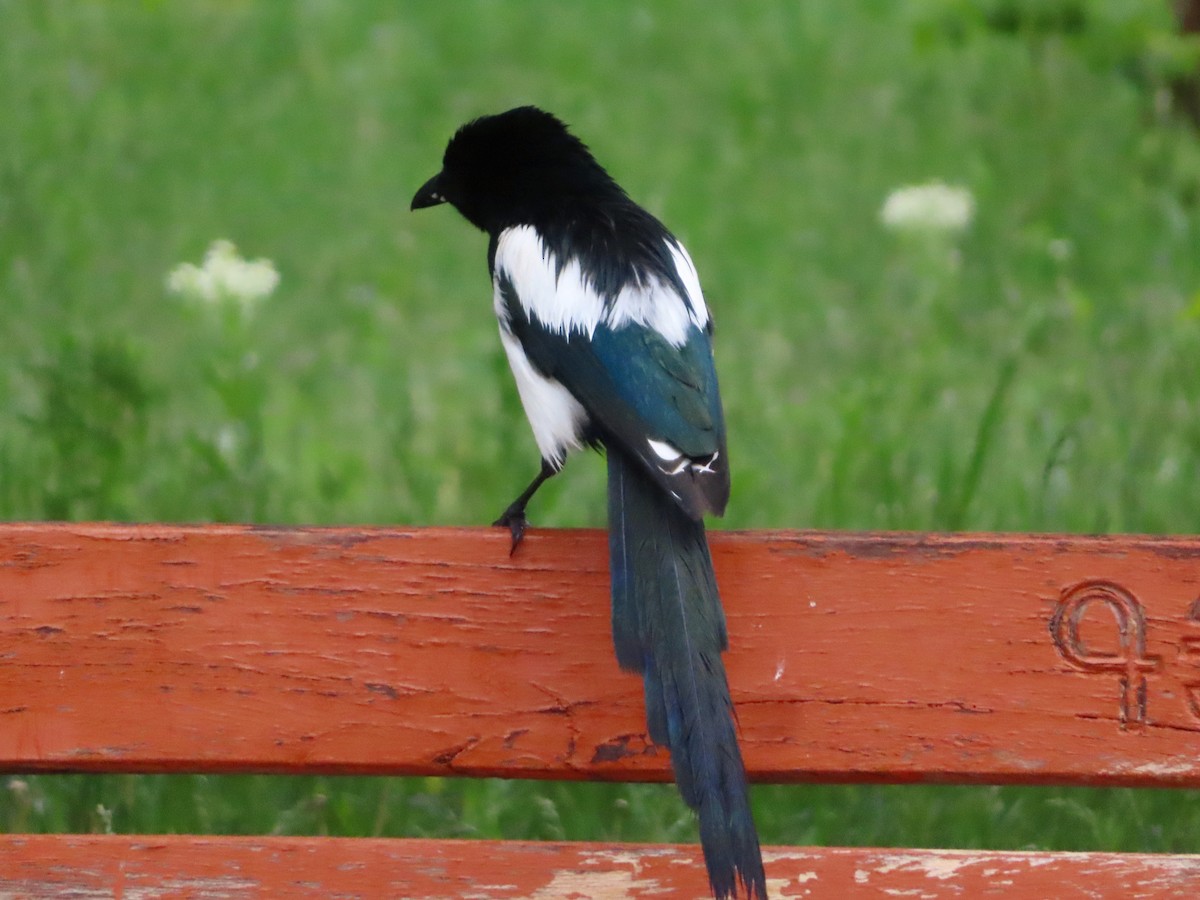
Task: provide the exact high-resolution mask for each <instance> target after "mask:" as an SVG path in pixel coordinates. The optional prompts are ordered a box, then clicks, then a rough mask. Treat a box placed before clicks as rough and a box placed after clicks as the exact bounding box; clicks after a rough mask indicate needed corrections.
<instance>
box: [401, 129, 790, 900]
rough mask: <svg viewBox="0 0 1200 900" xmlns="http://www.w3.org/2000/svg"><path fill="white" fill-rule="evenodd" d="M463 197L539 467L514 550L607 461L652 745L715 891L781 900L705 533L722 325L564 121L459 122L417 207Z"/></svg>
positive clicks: (653, 223) (619, 625)
mask: <svg viewBox="0 0 1200 900" xmlns="http://www.w3.org/2000/svg"><path fill="white" fill-rule="evenodd" d="M440 203H449V204H450V205H451V206H453V207H454V208H455V209H457V210H458V211H459V212H460V213H461V214H462V215H463V217H464V218H466V219H467V221H468V222H470V223H471V224H472V225H475V226H476V227H477V228H479V229H481V230H482V231H485V232H487V234H488V237H489V241H488V270H489V272H490V273H491V276H492V285H493V289H494V295H493V304H494V308H495V312H496V318H497V319H498V320H499V324H500V342H501V343H502V344H503V346H504V350H505V352H506V354H507V355H508V362H509V365H510V367H511V368H512V372H513V376H514V377H515V378H516V382H517V391H518V393H519V394H520V397H521V404H522V405H523V406H524V408H525V415H526V416H527V417H528V419H529V424H530V426H531V427H532V429H533V436H534V440H535V441H536V443H537V446H538V450H539V452H540V453H541V458H542V465H541V471H540V472H539V473H538V475H537V477H535V478H534V479H533V481H532V482H531V483H530V484H529V486H528V487H527V488H526V489H525V490H524V491H523V492H522V493H521V495H520V496H519V497H517V499H516V500H514V501H513V502H512V504H511V505H510V506H509V507H508V508H507V509H506V510H505V511H504V514H503V515H502V516H501V517H500V518H499V519H498V520H497V521H496V523H495V524H497V525H504V526H507V527H508V528H509V529H510V531H511V534H512V542H513V543H512V549H513V550H514V551H515V550H516V548H517V545H518V544H519V543H520V541H521V536H522V534H523V533H524V530H525V506H526V504H527V503H528V502H529V499H530V498H531V497H532V496H533V495H534V493H535V492H536V491H537V489H538V488H539V487H540V486H541V484H542V483H543V482H544V481H545V480H546V479H547V478H549V477H551V476H552V475H554V474H556V473H557V472H558V471H560V470H561V469H562V466H563V463H564V461H565V459H566V456H567V454H568V453H569V452H570V451H572V450H575V449H578V448H580V447H583V446H589V445H590V446H594V447H602V448H603V449H604V451H605V454H606V456H607V458H608V524H609V539H608V543H609V557H610V571H611V576H612V628H613V643H614V644H615V646H616V653H617V661H618V663H619V664H620V665H621V667H622V668H624V669H627V670H632V671H634V672H639V673H641V674H642V676H643V681H644V685H645V695H646V721H647V725H648V727H649V732H650V737H651V739H652V740H653V741H654V742H655V743H656V744H659V745H660V746H665V747H668V748H669V749H670V751H671V762H672V764H673V767H674V770H675V780H676V782H677V784H678V785H679V791H680V793H681V794H682V795H683V799H684V800H685V801H686V802H687V804H688V805H689V806H690V807H692V808H693V809H694V810H696V812H697V815H698V818H699V822H700V840H701V843H702V845H703V848H704V859H705V862H706V863H707V866H708V877H709V882H710V884H711V886H712V890H713V893H714V894H715V895H716V896H717V897H718V898H726V897H731V896H735V895H736V894H737V891H738V882H739V881H740V882H741V885H742V887H743V888H744V889H745V891H746V893H747V894H748V895H749V896H752V897H757V898H765V897H766V878H765V875H764V874H763V864H762V854H761V852H760V850H759V845H758V833H757V831H756V830H755V827H754V819H753V817H752V815H751V811H750V802H749V797H748V793H747V787H746V772H745V768H744V767H743V765H742V756H741V752H740V751H739V749H738V743H737V735H736V732H735V730H734V718H733V704H732V701H731V700H730V697H729V685H728V682H727V681H726V677H725V668H724V666H723V665H722V663H721V652H722V651H724V650H725V649H726V647H727V646H728V638H727V637H726V633H725V616H724V613H723V611H722V609H721V600H720V597H719V596H718V594H717V584H716V579H715V577H714V575H713V566H712V560H711V558H710V557H709V552H708V542H707V541H706V539H705V535H704V522H703V517H704V515H705V514H706V513H713V514H715V515H722V514H723V513H724V511H725V504H726V501H727V500H728V499H729V460H728V457H727V455H726V453H725V420H724V414H723V412H722V410H721V398H720V394H719V392H718V390H717V373H716V369H715V367H714V365H713V355H712V344H711V338H712V318H711V316H710V315H709V311H708V307H707V306H706V305H705V303H704V296H703V294H702V293H701V291H700V280H699V278H698V277H697V275H696V268H695V266H694V265H692V260H691V257H689V256H688V252H687V251H686V250H685V249H684V248H683V245H682V244H681V243H680V242H679V241H678V240H677V239H676V238H675V236H674V235H672V234H671V232H670V231H668V230H667V229H666V228H665V227H664V226H663V225H662V223H660V222H659V221H658V220H657V219H656V218H655V217H654V216H652V215H651V214H650V213H648V212H647V211H646V210H644V209H642V208H641V207H640V206H638V205H637V204H636V203H634V202H633V201H632V200H630V199H629V197H628V195H627V194H626V193H625V191H624V190H622V189H621V187H620V186H619V185H618V184H617V183H616V182H615V181H613V179H612V178H611V177H610V176H609V174H608V173H607V172H606V171H605V170H604V169H603V168H602V167H601V166H600V164H599V163H597V162H596V160H595V158H594V157H593V156H592V154H591V152H590V151H589V150H588V148H587V147H586V146H585V145H584V144H583V142H581V141H580V140H579V139H578V138H577V137H575V136H574V135H573V134H572V133H571V132H570V131H568V130H567V128H566V126H565V125H564V124H563V123H562V122H561V121H560V120H559V119H558V118H556V117H555V116H553V115H551V114H550V113H547V112H544V111H542V110H540V109H537V108H535V107H532V106H525V107H520V108H518V109H513V110H509V111H508V112H505V113H500V114H499V115H494V116H484V117H483V118H479V119H475V120H474V121H471V122H468V123H467V124H466V125H463V126H462V127H461V128H460V129H459V130H458V131H457V132H456V133H455V135H454V136H453V137H452V138H451V139H450V142H449V144H447V146H446V152H445V154H444V156H443V158H442V170H441V171H440V172H439V173H438V174H436V175H434V176H433V177H432V178H431V179H429V181H427V182H426V183H425V184H423V185H422V186H421V189H420V190H418V191H417V193H416V196H414V197H413V201H412V208H413V209H423V208H425V207H429V206H436V205H438V204H440Z"/></svg>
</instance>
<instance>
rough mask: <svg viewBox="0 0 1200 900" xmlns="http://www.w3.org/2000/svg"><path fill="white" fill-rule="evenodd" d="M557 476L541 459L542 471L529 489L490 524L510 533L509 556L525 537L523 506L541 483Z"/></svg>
mask: <svg viewBox="0 0 1200 900" xmlns="http://www.w3.org/2000/svg"><path fill="white" fill-rule="evenodd" d="M557 474H558V469H556V468H554V466H552V465H550V463H548V462H546V460H544V459H543V460H542V470H541V471H540V472H538V473H537V477H536V478H534V479H533V481H531V482H529V487H527V488H525V490H523V491H521V496H519V497H518V498H517V499H516V500H514V501H513V502H512V503H510V504H508V509H506V510H505V511H504V512H503V513H501V514H500V518H498V519H497V520H496V521H495V522H493V523H492V524H493V525H503V526H504V527H506V528H507V529H508V530H509V531H510V532H511V533H512V549H511V550H509V551H508V555H509V556H512V555H513V554H514V553H516V552H517V546H518V545H519V544H520V543H521V538H523V537H524V536H525V526H526V525H528V524H529V522H528V520H526V518H525V504H527V503H528V502H529V498H530V497H532V496H533V495H534V494H536V493H537V489H538V488H540V487H541V486H542V482H544V481H545V480H546V479H547V478H550V477H551V476H553V475H557Z"/></svg>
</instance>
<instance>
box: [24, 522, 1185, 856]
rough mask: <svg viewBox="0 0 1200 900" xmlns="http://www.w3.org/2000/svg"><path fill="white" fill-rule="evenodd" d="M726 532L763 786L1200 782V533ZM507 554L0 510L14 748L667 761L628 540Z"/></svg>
mask: <svg viewBox="0 0 1200 900" xmlns="http://www.w3.org/2000/svg"><path fill="white" fill-rule="evenodd" d="M712 547H713V553H714V558H715V564H716V568H717V575H718V580H719V582H720V586H721V590H722V594H723V596H724V600H725V605H726V608H727V610H728V617H729V626H730V627H729V630H730V635H731V641H732V644H733V648H732V650H731V651H730V653H729V654H727V656H726V660H727V666H728V669H729V676H730V681H731V684H732V687H733V696H734V700H735V702H736V704H737V713H738V719H739V722H740V727H741V734H742V741H743V747H744V752H745V758H746V763H747V766H748V768H749V770H750V772H751V775H752V777H753V778H754V779H756V780H758V781H770V782H784V781H793V780H825V781H829V780H854V781H863V780H881V781H914V780H921V781H932V780H936V781H967V782H971V781H986V782H992V783H1093V784H1125V785H1186V786H1193V787H1194V786H1198V785H1200V753H1198V752H1197V748H1198V747H1200V603H1197V598H1198V597H1200V541H1197V540H1193V539H1163V538H1082V537H1061V536H1058V537H1026V536H1003V535H973V536H942V537H938V536H932V535H904V534H879V535H861V534H854V535H850V534H825V533H808V532H787V533H753V534H738V533H725V534H722V533H716V534H714V535H713V536H712ZM507 549H508V548H507V539H506V537H505V535H504V534H503V533H502V532H500V531H499V530H491V529H473V530H463V529H419V530H408V531H405V530H388V529H350V528H341V529H267V528H247V527H234V526H229V527H226V526H220V527H172V526H161V525H154V526H123V525H43V524H36V525H22V524H9V525H0V661H2V662H0V664H2V665H3V678H0V771H6V772H19V771H50V770H58V771H75V772H79V771H88V772H103V771H107V772H139V771H140V772H151V771H192V772H197V771H201V772H207V771H227V772H233V771H274V772H298V771H303V772H313V771H328V772H372V773H421V774H441V775H451V774H469V775H503V776H529V777H550V778H599V779H623V780H661V779H665V778H667V777H668V776H669V768H668V762H667V757H666V754H665V753H656V752H655V751H654V749H653V748H652V747H651V746H649V745H648V744H647V742H646V738H645V737H644V731H645V728H644V722H643V711H642V698H641V689H640V683H639V681H638V679H636V678H635V677H633V676H629V675H627V674H625V673H622V672H620V671H619V670H618V669H617V667H616V664H615V663H614V661H613V656H612V651H611V647H610V638H609V621H608V619H609V611H608V576H607V572H606V549H605V539H604V536H603V534H602V533H600V532H594V531H565V532H554V533H550V532H538V531H533V532H531V533H530V535H529V536H528V537H527V539H526V541H525V544H524V545H523V546H522V548H521V550H520V551H519V552H518V553H517V555H516V556H515V557H514V558H510V557H509V556H508V552H507ZM312 852H316V851H312ZM389 852H391V851H389ZM395 852H406V851H399V850H398V851H395ZM521 852H524V853H530V854H536V853H537V852H538V851H537V850H536V849H526V850H523V851H521ZM151 856H153V854H150V853H143V854H141V856H140V857H139V858H149V857H151Z"/></svg>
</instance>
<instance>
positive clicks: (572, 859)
mask: <svg viewBox="0 0 1200 900" xmlns="http://www.w3.org/2000/svg"><path fill="white" fill-rule="evenodd" d="M763 857H764V861H765V864H766V868H767V873H768V876H769V878H768V890H769V891H770V894H771V896H773V897H813V898H838V900H843V898H845V900H862V898H895V897H922V898H929V900H938V898H963V897H970V898H986V897H1004V898H1029V900H1045V898H1048V897H1063V896H1068V895H1069V896H1072V897H1113V896H1120V897H1121V898H1122V900H1129V898H1138V900H1167V898H1177V900H1194V898H1195V897H1196V891H1197V886H1198V885H1200V858H1197V857H1194V856H1167V855H1138V854H1124V855H1122V854H1108V853H1061V854H1044V853H1011V852H992V851H978V850H880V849H870V848H805V847H793V848H776V847H772V848H766V849H765V850H764V853H763ZM0 860H2V862H0V895H2V896H5V897H10V896H15V897H38V898H46V900H53V898H64V900H65V898H69V897H81V896H89V897H90V896H111V897H117V898H121V897H280V896H286V897H314V898H315V897H321V898H325V897H342V898H369V900H376V898H380V897H445V898H451V897H475V898H480V900H486V898H496V900H499V898H518V897H544V898H555V897H575V898H584V897H606V898H612V900H617V898H639V897H644V898H662V897H678V898H697V900H699V898H708V897H710V894H709V892H708V882H707V877H706V875H705V871H704V865H703V862H702V860H701V859H700V854H699V850H698V848H696V847H690V846H678V845H657V846H653V847H650V846H645V845H630V844H590V843H582V842H580V843H565V844H564V843H549V842H545V843H542V842H534V843H529V842H516V841H512V842H507V841H505V842H502V841H462V840H417V839H410V840H389V839H360V838H267V837H262V838H254V837H236V838H235V837H189V836H180V835H166V836H135V837H126V836H122V835H65V836H64V835H16V836H6V837H0Z"/></svg>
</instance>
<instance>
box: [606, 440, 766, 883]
mask: <svg viewBox="0 0 1200 900" xmlns="http://www.w3.org/2000/svg"><path fill="white" fill-rule="evenodd" d="M608 515H609V528H608V533H609V553H610V561H611V572H612V613H613V643H614V645H615V647H616V651H617V661H618V662H619V663H620V665H621V667H622V668H624V669H629V670H632V671H635V672H640V673H641V674H642V676H643V679H644V682H645V691H646V723H647V726H648V728H649V732H650V737H651V739H652V740H653V741H654V742H655V743H656V744H659V745H661V746H665V747H668V748H670V751H671V763H672V766H673V767H674V770H675V780H676V783H677V784H678V785H679V792H680V794H681V795H682V796H683V799H684V801H685V802H686V803H687V804H688V806H690V807H691V808H692V809H694V810H695V811H696V814H697V816H698V818H699V820H700V842H701V845H702V846H703V849H704V859H705V862H706V864H707V866H708V876H709V881H710V883H711V885H712V889H713V893H714V894H715V895H716V896H717V897H718V898H726V897H733V896H735V895H736V894H737V889H738V888H737V885H738V882H740V883H741V885H742V887H743V888H744V889H745V891H746V894H747V895H748V896H751V897H755V898H761V900H765V898H766V878H765V875H764V873H763V864H762V854H761V852H760V850H759V846H758V833H757V831H756V830H755V827H754V819H753V817H752V815H751V812H750V800H749V794H748V790H747V786H746V772H745V769H744V767H743V765H742V755H741V752H740V751H739V749H738V743H737V733H736V731H735V729H734V720H733V705H732V702H731V701H730V698H729V685H728V682H727V681H726V678H725V667H724V666H723V665H722V663H721V652H722V651H723V650H725V648H726V646H727V645H728V639H727V637H726V633H725V615H724V613H723V612H722V610H721V601H720V597H719V595H718V594H717V584H716V579H715V577H714V575H713V568H712V559H711V557H710V556H709V552H708V541H707V540H706V539H705V535H704V524H703V522H700V521H696V520H694V519H692V518H690V517H689V516H688V515H687V514H686V513H685V512H684V511H683V510H682V509H681V508H680V506H679V505H678V504H677V503H675V502H674V500H672V498H671V497H670V496H669V495H668V494H666V493H665V492H664V491H663V489H662V487H661V486H659V485H658V484H656V483H655V482H654V481H652V480H651V479H650V477H649V476H648V475H647V474H645V473H644V472H643V471H642V469H641V463H639V462H638V461H636V460H634V459H632V458H630V457H628V456H626V455H625V454H624V453H623V452H622V451H621V450H619V449H615V448H612V447H609V448H608Z"/></svg>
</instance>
